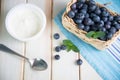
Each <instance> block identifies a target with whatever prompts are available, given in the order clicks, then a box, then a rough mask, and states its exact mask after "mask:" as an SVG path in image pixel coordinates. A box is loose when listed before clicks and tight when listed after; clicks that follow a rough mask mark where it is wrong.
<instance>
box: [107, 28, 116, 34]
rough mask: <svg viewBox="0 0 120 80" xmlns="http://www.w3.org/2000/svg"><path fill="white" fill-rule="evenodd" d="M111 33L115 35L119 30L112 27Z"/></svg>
mask: <svg viewBox="0 0 120 80" xmlns="http://www.w3.org/2000/svg"><path fill="white" fill-rule="evenodd" d="M109 31H110V32H111V33H113V34H114V33H115V32H116V31H117V29H116V28H115V27H111V28H110V30H109Z"/></svg>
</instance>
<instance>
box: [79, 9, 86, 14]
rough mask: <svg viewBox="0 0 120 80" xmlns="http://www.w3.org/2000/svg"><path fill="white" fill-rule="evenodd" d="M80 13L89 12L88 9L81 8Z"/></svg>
mask: <svg viewBox="0 0 120 80" xmlns="http://www.w3.org/2000/svg"><path fill="white" fill-rule="evenodd" d="M79 13H83V14H86V13H87V11H86V10H85V9H81V10H80V11H79Z"/></svg>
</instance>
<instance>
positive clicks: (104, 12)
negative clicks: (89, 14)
mask: <svg viewBox="0 0 120 80" xmlns="http://www.w3.org/2000/svg"><path fill="white" fill-rule="evenodd" d="M101 14H102V16H105V17H106V16H109V12H108V11H103V12H102V13H101Z"/></svg>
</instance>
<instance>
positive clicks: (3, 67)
mask: <svg viewBox="0 0 120 80" xmlns="http://www.w3.org/2000/svg"><path fill="white" fill-rule="evenodd" d="M1 1H2V3H1V4H2V5H1V16H2V17H1V19H2V21H1V25H0V43H2V44H5V45H6V46H8V47H10V48H11V49H13V50H15V51H16V52H19V53H21V54H24V45H23V43H22V42H19V41H17V40H15V39H13V38H12V37H11V36H10V35H9V34H8V33H7V31H6V29H5V24H4V23H5V22H4V20H5V16H6V14H7V12H8V11H9V10H10V9H11V8H12V7H14V6H15V5H17V4H19V3H24V2H25V0H1ZM22 67H23V66H22V59H21V58H19V57H16V56H13V55H11V54H9V53H5V52H1V51H0V80H21V79H22V76H21V75H22Z"/></svg>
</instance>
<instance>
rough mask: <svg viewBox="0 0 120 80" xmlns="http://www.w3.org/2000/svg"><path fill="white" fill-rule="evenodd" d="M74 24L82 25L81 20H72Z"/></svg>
mask: <svg viewBox="0 0 120 80" xmlns="http://www.w3.org/2000/svg"><path fill="white" fill-rule="evenodd" d="M74 22H75V23H76V24H80V23H82V20H81V19H74Z"/></svg>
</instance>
